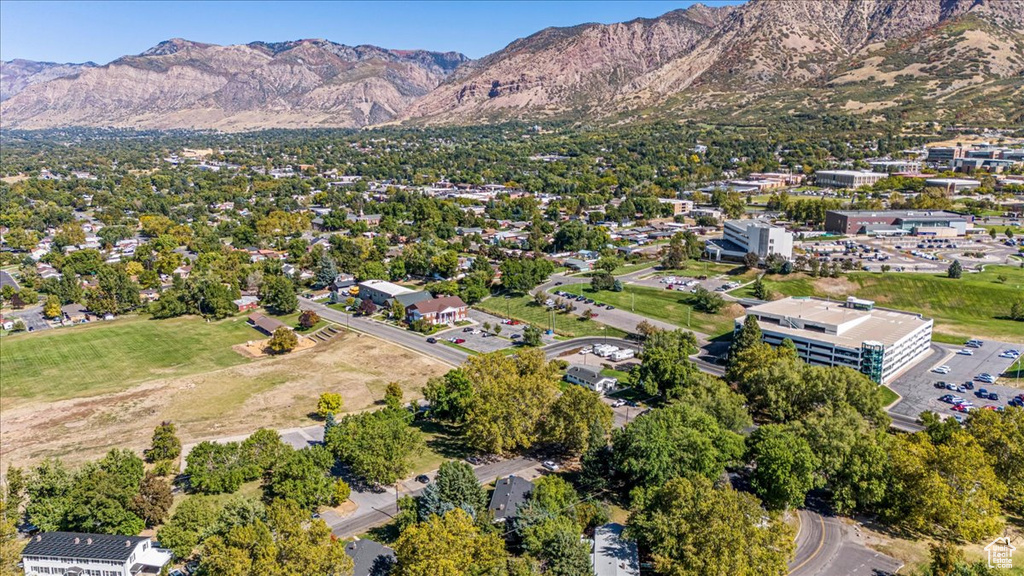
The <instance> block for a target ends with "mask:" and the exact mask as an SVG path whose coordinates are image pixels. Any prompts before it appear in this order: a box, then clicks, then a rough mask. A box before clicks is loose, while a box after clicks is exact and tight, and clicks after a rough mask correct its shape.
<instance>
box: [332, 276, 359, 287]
mask: <svg viewBox="0 0 1024 576" xmlns="http://www.w3.org/2000/svg"><path fill="white" fill-rule="evenodd" d="M355 283H356V277H355V276H353V275H351V274H345V273H341V274H338V275H337V276H335V277H334V281H333V282H331V285H332V286H334V288H336V289H338V290H341V289H342V288H348V287H350V286H354V285H355Z"/></svg>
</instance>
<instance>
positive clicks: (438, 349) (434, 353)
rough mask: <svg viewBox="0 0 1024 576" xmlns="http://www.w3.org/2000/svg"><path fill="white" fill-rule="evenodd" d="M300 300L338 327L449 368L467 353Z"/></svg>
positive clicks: (303, 306) (318, 304)
mask: <svg viewBox="0 0 1024 576" xmlns="http://www.w3.org/2000/svg"><path fill="white" fill-rule="evenodd" d="M299 301H300V302H302V308H303V309H310V310H314V311H315V312H316V313H317V314H319V315H320V317H321V318H324V319H326V320H330V321H331V322H335V323H337V324H340V325H342V326H346V327H348V328H351V329H352V330H355V331H357V332H363V333H365V334H369V335H371V336H376V337H377V338H381V339H383V340H387V341H388V342H391V343H393V344H397V345H399V346H402V347H403V348H408V349H410V350H412V351H414V352H419V353H421V354H425V355H427V356H431V357H433V358H436V359H438V360H440V361H442V362H444V363H446V364H450V365H451V366H453V367H457V366H460V365H462V363H463V362H465V361H466V359H467V358H469V353H467V352H463V351H462V350H459V349H457V348H452V347H451V346H446V345H444V344H441V343H440V342H438V343H437V344H431V343H429V342H427V339H426V337H425V336H422V335H420V334H416V333H415V332H410V331H408V330H402V329H401V328H395V327H394V326H388V325H387V324H383V323H381V322H377V321H375V320H370V319H368V318H365V317H362V316H352V315H350V314H346V313H344V312H340V311H338V310H334V309H333V308H328V307H327V306H325V305H323V304H321V303H319V302H317V301H315V300H309V299H306V298H299Z"/></svg>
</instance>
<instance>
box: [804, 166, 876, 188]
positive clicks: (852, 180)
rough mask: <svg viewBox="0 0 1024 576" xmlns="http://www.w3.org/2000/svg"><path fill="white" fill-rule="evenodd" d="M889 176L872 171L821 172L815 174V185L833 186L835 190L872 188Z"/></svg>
mask: <svg viewBox="0 0 1024 576" xmlns="http://www.w3.org/2000/svg"><path fill="white" fill-rule="evenodd" d="M888 176H889V175H888V174H885V173H883V172H872V171H870V170H819V171H817V172H815V173H814V178H815V180H814V183H815V184H816V185H817V186H831V187H833V188H859V187H861V186H871V185H872V184H874V183H875V182H878V181H879V180H881V179H882V178H887V177H888Z"/></svg>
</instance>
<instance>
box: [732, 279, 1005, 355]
mask: <svg viewBox="0 0 1024 576" xmlns="http://www.w3.org/2000/svg"><path fill="white" fill-rule="evenodd" d="M1000 276H1002V277H1005V281H1000ZM765 283H766V284H767V286H768V289H769V290H771V291H772V292H773V293H775V294H779V295H785V296H818V297H825V296H828V297H831V298H837V299H840V298H846V296H857V297H859V298H867V299H869V300H874V301H876V302H877V303H878V305H879V306H884V307H886V308H895V309H899V310H908V311H911V312H917V313H920V314H924V315H925V316H926V317H930V318H934V319H935V333H936V335H935V339H936V340H939V341H944V342H951V343H963V341H964V340H965V339H966V338H969V337H972V336H977V337H987V338H994V339H997V340H1005V341H1009V342H1020V341H1021V339H1022V334H1024V325H1022V324H1021V323H1020V322H1014V321H1013V320H1009V319H1008V318H1006V316H1007V315H1008V314H1009V311H1010V305H1011V303H1012V302H1013V299H1014V298H1015V297H1017V296H1018V295H1021V294H1024V270H1022V269H1020V268H1018V267H1013V266H988V267H987V268H986V269H985V271H984V272H979V273H966V272H965V273H964V275H963V277H962V278H960V279H959V280H954V279H951V278H947V277H946V275H945V274H917V273H897V272H888V273H885V274H879V273H869V272H853V273H850V274H847V275H846V276H844V277H842V278H838V279H822V278H810V277H808V276H807V275H805V274H793V275H790V276H771V277H766V278H765ZM731 294H732V295H734V296H739V297H750V296H752V293H751V289H750V287H749V286H748V287H745V288H741V289H738V290H735V291H733V292H731Z"/></svg>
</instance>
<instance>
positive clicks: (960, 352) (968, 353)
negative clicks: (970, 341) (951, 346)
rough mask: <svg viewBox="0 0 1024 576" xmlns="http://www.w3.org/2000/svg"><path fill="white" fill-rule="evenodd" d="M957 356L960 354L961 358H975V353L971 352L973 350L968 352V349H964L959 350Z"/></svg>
mask: <svg viewBox="0 0 1024 576" xmlns="http://www.w3.org/2000/svg"><path fill="white" fill-rule="evenodd" d="M957 354H960V355H961V356H974V352H973V351H971V350H968V349H967V348H963V349H961V350H958V351H957Z"/></svg>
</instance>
